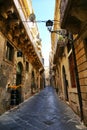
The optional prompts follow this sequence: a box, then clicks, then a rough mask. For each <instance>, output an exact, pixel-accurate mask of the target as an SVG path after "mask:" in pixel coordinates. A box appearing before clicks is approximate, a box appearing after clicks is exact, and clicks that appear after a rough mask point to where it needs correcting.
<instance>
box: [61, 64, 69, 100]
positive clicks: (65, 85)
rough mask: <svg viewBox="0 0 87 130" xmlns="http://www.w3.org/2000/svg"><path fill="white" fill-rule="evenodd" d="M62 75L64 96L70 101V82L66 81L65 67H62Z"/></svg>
mask: <svg viewBox="0 0 87 130" xmlns="http://www.w3.org/2000/svg"><path fill="white" fill-rule="evenodd" d="M62 73H63V85H64V96H65V100H67V101H68V81H67V79H66V71H65V67H64V65H63V67H62Z"/></svg>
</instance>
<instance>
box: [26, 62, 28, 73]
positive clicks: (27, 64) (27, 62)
mask: <svg viewBox="0 0 87 130" xmlns="http://www.w3.org/2000/svg"><path fill="white" fill-rule="evenodd" d="M26 71H29V63H28V62H26Z"/></svg>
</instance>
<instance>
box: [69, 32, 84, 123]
mask: <svg viewBox="0 0 87 130" xmlns="http://www.w3.org/2000/svg"><path fill="white" fill-rule="evenodd" d="M70 35H71V34H70ZM71 36H72V38H70V41H71V46H72V54H73V58H74V65H75V76H76V86H77V91H78V99H79V106H80V117H81V121H83V119H84V116H83V108H82V107H83V104H82V96H81V89H80V83H79V76H78V69H77V63H76V55H75V48H74V41H75V40H76V39H75V40H73V35H71Z"/></svg>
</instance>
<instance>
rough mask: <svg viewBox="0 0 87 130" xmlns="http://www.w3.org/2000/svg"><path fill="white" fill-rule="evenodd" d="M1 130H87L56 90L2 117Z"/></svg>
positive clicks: (33, 98) (52, 89)
mask: <svg viewBox="0 0 87 130" xmlns="http://www.w3.org/2000/svg"><path fill="white" fill-rule="evenodd" d="M0 130H87V128H86V127H85V126H84V125H82V124H81V123H80V119H79V117H78V116H77V115H75V114H74V112H73V111H72V110H71V109H70V108H69V106H68V105H66V104H65V103H64V102H63V101H61V100H60V99H58V97H57V95H56V92H55V90H54V88H52V87H46V88H45V89H44V90H42V91H41V92H40V93H39V94H36V95H35V96H33V97H31V98H30V99H28V100H27V101H26V102H24V103H22V104H21V105H19V107H17V108H15V109H13V110H12V111H10V112H7V113H5V114H3V115H2V116H0Z"/></svg>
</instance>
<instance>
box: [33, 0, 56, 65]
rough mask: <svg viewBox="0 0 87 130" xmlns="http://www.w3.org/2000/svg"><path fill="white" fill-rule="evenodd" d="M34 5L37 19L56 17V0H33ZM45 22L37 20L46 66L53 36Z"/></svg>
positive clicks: (44, 19)
mask: <svg viewBox="0 0 87 130" xmlns="http://www.w3.org/2000/svg"><path fill="white" fill-rule="evenodd" d="M32 6H33V9H34V13H35V16H36V21H39V20H41V21H47V20H49V19H50V20H53V19H54V7H55V0H32ZM45 24H46V23H45V22H39V23H38V22H37V26H38V30H39V33H40V38H41V39H42V54H43V57H44V60H45V66H49V52H50V50H51V37H50V33H49V32H48V30H47V28H46V25H45Z"/></svg>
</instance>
